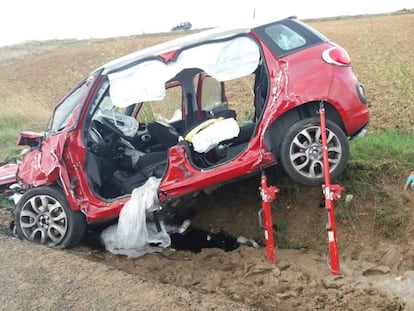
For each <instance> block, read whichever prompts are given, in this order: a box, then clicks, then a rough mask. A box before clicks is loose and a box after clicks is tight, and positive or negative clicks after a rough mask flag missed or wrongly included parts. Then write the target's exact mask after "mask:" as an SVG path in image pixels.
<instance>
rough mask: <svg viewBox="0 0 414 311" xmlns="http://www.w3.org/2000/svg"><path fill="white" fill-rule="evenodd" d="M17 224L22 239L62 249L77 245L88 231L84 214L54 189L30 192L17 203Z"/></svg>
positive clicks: (48, 188) (39, 189)
mask: <svg viewBox="0 0 414 311" xmlns="http://www.w3.org/2000/svg"><path fill="white" fill-rule="evenodd" d="M14 222H15V225H16V232H17V235H18V236H19V237H20V238H21V239H25V240H28V241H31V242H35V243H38V244H43V245H48V246H54V247H59V248H70V247H73V246H76V245H77V244H78V243H79V241H80V240H81V239H82V237H83V235H84V234H85V230H86V219H85V216H84V215H83V214H82V212H80V211H72V210H71V208H70V207H69V204H68V202H67V200H66V198H65V196H64V194H63V192H62V191H61V190H60V189H58V188H55V187H50V186H42V187H39V188H33V189H30V190H29V191H27V192H26V193H25V194H24V195H23V196H22V197H21V198H20V200H19V202H18V203H17V206H16V209H15V212H14Z"/></svg>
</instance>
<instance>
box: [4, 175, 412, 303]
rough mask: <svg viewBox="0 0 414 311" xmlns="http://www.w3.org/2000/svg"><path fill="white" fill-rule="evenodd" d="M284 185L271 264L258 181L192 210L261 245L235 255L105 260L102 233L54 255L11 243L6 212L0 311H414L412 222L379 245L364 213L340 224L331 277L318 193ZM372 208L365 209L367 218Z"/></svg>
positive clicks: (408, 203)
mask: <svg viewBox="0 0 414 311" xmlns="http://www.w3.org/2000/svg"><path fill="white" fill-rule="evenodd" d="M277 186H278V187H279V188H280V189H281V193H280V195H279V198H278V200H277V201H276V202H275V203H274V204H273V206H272V211H273V222H274V223H275V224H276V226H275V229H276V230H277V233H276V245H277V249H276V261H277V262H276V265H271V264H270V263H268V261H267V258H266V251H265V248H264V247H263V232H262V231H261V230H260V229H259V228H258V225H257V211H258V210H259V208H260V200H259V195H258V189H257V188H258V178H256V177H253V178H250V179H248V180H245V181H240V182H236V183H235V184H232V185H228V186H224V187H222V188H220V189H218V190H217V191H216V192H215V193H213V194H211V195H209V196H205V197H204V196H201V197H199V198H198V199H197V200H194V201H193V202H186V203H185V204H186V205H187V206H189V207H190V208H195V209H196V211H197V214H196V216H195V218H194V219H193V221H192V227H197V228H203V229H205V230H209V231H212V232H215V231H218V230H224V231H226V232H227V233H229V234H231V235H233V236H239V235H242V236H245V237H249V238H254V239H256V240H257V241H258V242H259V244H260V245H261V246H260V247H259V248H254V247H251V246H246V245H241V246H240V247H239V248H237V249H236V250H233V251H229V252H225V251H224V250H222V249H218V248H209V249H203V250H202V251H201V252H199V253H192V252H189V251H176V250H173V249H171V248H168V249H166V250H165V251H164V252H162V254H147V255H144V256H143V257H140V258H128V257H126V256H121V255H114V254H111V253H109V252H106V251H105V250H104V249H103V248H102V245H100V244H99V237H98V234H97V231H96V229H95V230H94V231H89V232H88V233H87V235H86V236H85V239H84V240H83V241H82V244H81V245H80V246H79V247H77V248H75V249H71V250H57V249H51V248H47V247H43V246H39V245H33V244H31V243H27V242H23V241H20V240H18V239H17V238H14V237H13V236H12V235H11V232H10V230H9V229H8V226H9V224H10V220H11V217H10V213H11V208H5V207H3V208H2V209H0V214H1V218H0V220H1V221H0V248H1V252H0V261H1V263H2V264H1V265H0V288H1V291H2V295H1V298H0V299H1V303H0V310H22V309H27V310H29V309H30V310H56V309H59V310H114V309H117V310H138V309H139V310H414V242H413V239H412V236H413V234H414V225H413V221H412V219H413V218H412V217H411V220H410V223H409V224H408V226H407V230H406V232H405V234H404V236H403V237H401V238H400V239H398V240H387V239H382V238H379V237H378V236H377V235H376V233H375V231H374V230H373V223H372V221H371V220H370V218H369V214H370V213H369V212H363V210H362V211H361V213H359V214H358V215H359V217H358V218H357V219H354V220H353V221H352V222H349V221H341V222H339V223H338V242H339V253H340V270H341V272H340V274H339V275H338V276H332V274H331V271H330V266H329V264H328V251H327V244H326V232H325V230H324V208H323V207H320V204H319V203H320V201H321V198H322V194H321V189H320V188H318V187H316V188H309V187H302V186H293V187H294V188H295V189H293V190H292V189H291V187H292V186H291V185H284V184H283V180H282V182H281V183H279V184H277ZM390 187H391V188H392V186H389V185H388V186H386V185H384V189H387V190H386V191H390V192H392V193H393V194H394V195H395V197H396V198H398V197H401V198H403V199H402V204H403V205H402V206H403V208H407V209H409V210H411V211H412V210H413V208H414V197H413V194H405V193H403V192H402V191H400V188H401V187H400V185H395V187H394V188H395V189H394V188H393V189H392V190H390ZM287 192H293V193H296V195H295V194H293V195H292V194H290V195H289V196H288V195H286V194H283V193H287ZM255 193H257V195H255ZM344 194H345V195H346V194H349V193H346V192H345V193H344ZM353 200H355V201H356V202H358V198H353ZM367 204H369V203H364V204H363V205H362V206H361V208H363V209H366V210H368V209H369V206H368V205H367ZM338 212H339V210H338ZM282 247H283V248H282ZM285 247H288V249H285Z"/></svg>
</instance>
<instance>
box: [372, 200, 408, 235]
mask: <svg viewBox="0 0 414 311" xmlns="http://www.w3.org/2000/svg"><path fill="white" fill-rule="evenodd" d="M374 221H375V229H376V232H377V233H379V234H380V235H381V236H383V237H385V238H387V239H391V240H397V239H401V238H402V237H403V236H404V232H405V229H406V227H407V225H408V223H409V221H410V213H409V212H408V211H404V210H401V209H400V207H399V206H398V205H396V204H395V203H394V202H382V203H381V204H379V205H378V206H377V207H376V208H375V214H374Z"/></svg>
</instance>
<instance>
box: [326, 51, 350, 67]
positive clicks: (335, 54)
mask: <svg viewBox="0 0 414 311" xmlns="http://www.w3.org/2000/svg"><path fill="white" fill-rule="evenodd" d="M322 59H323V60H324V61H325V62H327V63H328V64H332V65H337V66H350V65H351V57H349V55H348V53H347V52H346V51H345V50H344V49H343V48H341V47H339V46H334V47H331V48H329V49H327V50H325V51H323V53H322Z"/></svg>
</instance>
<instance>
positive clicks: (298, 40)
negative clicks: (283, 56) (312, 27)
mask: <svg viewBox="0 0 414 311" xmlns="http://www.w3.org/2000/svg"><path fill="white" fill-rule="evenodd" d="M265 32H266V34H267V35H268V36H269V37H270V39H271V40H272V41H273V42H274V43H276V45H277V46H278V47H279V48H280V49H281V50H283V51H290V50H294V49H297V48H300V47H302V46H304V45H306V39H305V38H304V37H302V36H301V35H300V34H298V33H297V32H295V31H293V30H292V29H290V28H288V27H286V26H285V25H281V24H276V25H271V26H268V27H266V28H265Z"/></svg>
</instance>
